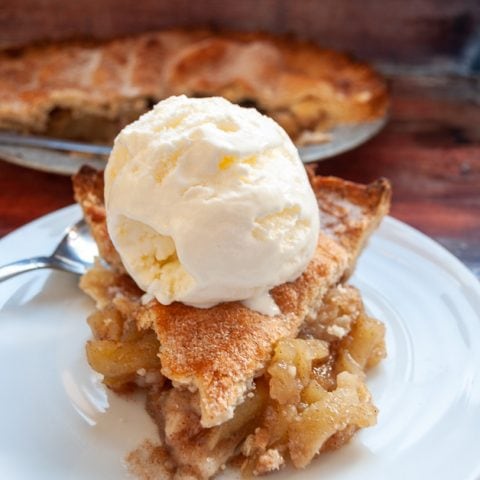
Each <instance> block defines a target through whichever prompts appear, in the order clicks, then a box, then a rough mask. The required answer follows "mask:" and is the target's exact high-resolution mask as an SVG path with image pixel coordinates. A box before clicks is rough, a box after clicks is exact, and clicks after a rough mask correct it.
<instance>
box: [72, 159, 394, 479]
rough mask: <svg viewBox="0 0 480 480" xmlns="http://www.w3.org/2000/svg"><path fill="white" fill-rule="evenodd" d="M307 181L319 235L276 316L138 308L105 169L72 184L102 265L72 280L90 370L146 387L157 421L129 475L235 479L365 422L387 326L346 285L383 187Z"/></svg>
mask: <svg viewBox="0 0 480 480" xmlns="http://www.w3.org/2000/svg"><path fill="white" fill-rule="evenodd" d="M310 173H311V175H310V182H311V185H312V187H313V190H314V192H315V194H316V196H317V199H318V204H319V214H320V219H321V232H322V233H321V234H320V236H319V240H318V246H317V250H316V253H315V255H314V257H313V259H312V261H311V262H310V264H309V265H308V267H307V269H306V270H305V272H304V273H303V274H302V275H301V276H300V277H299V278H298V279H297V280H295V281H294V282H291V283H286V284H282V285H280V286H278V287H276V288H274V289H273V290H272V292H271V294H272V296H273V298H274V300H275V301H276V303H277V305H278V306H279V308H280V311H281V313H280V314H279V315H276V316H274V317H271V316H268V315H262V314H260V313H258V312H255V311H252V310H249V309H248V308H246V307H244V306H243V305H242V304H240V303H239V302H230V303H223V304H219V305H217V306H214V307H212V308H209V309H198V308H195V307H191V306H187V305H184V304H181V303H172V304H171V305H161V304H160V303H158V302H157V301H156V300H150V301H148V302H147V303H145V302H143V303H142V300H141V299H142V295H143V292H142V291H140V290H139V289H138V287H137V286H136V285H135V283H134V282H133V280H132V279H131V278H130V277H129V276H128V275H127V274H126V273H125V270H124V268H123V266H122V263H121V261H120V258H119V256H118V254H117V252H116V251H115V248H114V247H113V245H112V243H111V241H110V239H109V236H108V233H107V229H106V225H105V208H104V200H103V176H102V174H101V173H100V172H96V171H94V170H92V169H89V168H86V167H85V168H83V169H82V170H81V171H80V172H79V173H78V174H77V175H76V176H75V177H74V190H75V197H76V200H77V201H78V203H79V204H80V205H81V206H82V209H83V211H84V214H85V218H86V220H87V222H88V223H89V225H90V227H91V230H92V233H93V235H94V237H95V240H96V242H97V244H98V246H99V250H100V253H101V257H102V261H101V262H98V263H97V264H96V266H95V267H94V268H93V269H91V270H90V271H89V272H88V273H87V274H86V275H84V277H83V278H82V280H81V288H82V289H83V290H84V291H85V292H86V293H87V294H88V295H90V296H91V297H92V298H93V299H94V300H95V302H96V309H95V311H94V312H93V313H92V314H91V315H90V317H89V319H88V323H89V325H90V327H91V330H92V334H93V338H92V339H91V340H90V341H89V342H88V343H87V346H86V350H87V357H88V361H89V363H90V365H91V366H92V368H93V369H94V370H96V371H97V372H100V373H101V374H102V375H103V377H104V383H105V384H106V385H107V386H108V387H110V388H111V389H113V390H115V391H118V392H122V391H125V390H130V389H136V388H141V389H145V390H146V392H147V411H148V412H149V414H150V415H151V417H152V419H153V420H154V421H155V423H156V425H157V426H158V431H159V442H158V444H153V443H151V442H146V443H145V444H144V445H142V446H139V448H138V449H137V450H135V451H134V452H132V453H130V454H129V456H128V458H127V460H128V463H129V466H130V469H131V471H132V472H133V473H134V474H135V475H137V476H138V477H139V478H160V479H173V478H175V479H208V478H211V477H213V476H215V474H216V473H217V472H219V471H221V470H223V469H224V468H225V465H227V464H229V465H233V466H236V467H238V468H240V469H241V471H242V473H243V474H244V475H245V476H251V475H260V474H264V473H267V472H271V471H274V470H277V469H279V468H281V467H283V466H284V465H285V464H287V463H291V464H293V465H294V466H295V467H297V468H303V467H305V466H306V465H308V464H309V463H310V462H311V460H312V459H313V458H314V457H315V456H316V455H317V454H319V453H321V452H324V451H328V450H332V449H336V448H339V447H340V446H342V445H343V444H345V443H346V442H348V441H349V440H350V438H351V437H352V436H353V434H354V433H355V432H356V431H357V430H358V429H359V428H363V427H368V426H371V425H374V424H375V423H376V417H377V409H376V407H375V406H374V404H373V403H372V399H371V395H370V393H369V391H368V389H367V387H366V385H365V383H364V380H365V372H366V371H367V370H368V369H369V368H371V367H373V366H375V365H377V364H378V363H379V362H380V360H381V359H382V358H383V357H384V356H385V354H386V352H385V344H384V326H383V324H382V323H381V322H379V321H378V320H375V319H373V318H371V317H370V316H369V315H368V313H367V312H366V311H365V308H364V306H363V303H362V299H361V295H360V293H359V291H358V290H357V289H356V288H354V287H353V286H351V285H349V284H348V278H349V275H350V274H351V272H352V271H353V269H354V266H355V262H356V259H357V257H358V255H359V254H360V252H361V250H362V248H363V246H364V245H365V242H366V241H367V240H368V237H369V236H370V234H371V233H372V231H373V230H374V229H375V228H376V227H377V225H378V224H379V222H380V221H381V219H382V217H383V216H384V215H385V214H386V212H387V211H388V208H389V203H390V186H389V184H388V182H387V181H385V180H378V181H376V182H374V183H372V184H370V185H367V186H364V185H359V184H354V183H351V182H347V181H344V180H341V179H338V178H333V177H320V176H316V175H314V174H313V173H312V172H310Z"/></svg>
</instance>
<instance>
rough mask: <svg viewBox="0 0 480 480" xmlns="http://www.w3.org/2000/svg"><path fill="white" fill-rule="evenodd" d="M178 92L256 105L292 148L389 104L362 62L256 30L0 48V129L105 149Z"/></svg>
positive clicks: (170, 32) (186, 32) (324, 136)
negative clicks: (281, 130)
mask: <svg viewBox="0 0 480 480" xmlns="http://www.w3.org/2000/svg"><path fill="white" fill-rule="evenodd" d="M181 93H185V94H187V95H189V96H212V95H217V96H222V97H225V98H227V99H229V100H231V101H233V102H235V103H239V104H241V105H246V106H255V107H257V109H258V110H260V111H262V112H264V113H266V114H267V115H269V116H271V117H272V118H273V119H274V120H276V121H277V122H278V123H279V124H280V125H282V127H283V128H284V129H285V130H286V131H287V132H288V133H289V135H290V136H291V137H292V138H293V139H294V141H295V142H296V143H297V144H298V145H302V144H308V143H320V142H323V141H327V140H328V138H329V137H328V134H326V132H328V130H329V129H330V128H331V127H333V126H335V125H338V124H343V123H356V122H363V121H368V120H373V119H377V118H379V117H382V116H384V115H385V111H386V108H387V104H388V95H387V88H386V85H385V82H384V80H383V79H382V78H381V77H380V76H379V75H378V74H377V73H375V72H374V71H373V70H372V69H371V68H370V67H369V66H368V65H366V64H364V63H360V62H357V61H355V60H353V59H351V58H349V57H347V56H346V55H343V54H340V53H338V52H335V51H331V50H325V49H322V48H319V47H317V46H315V45H313V44H311V43H307V42H302V41H298V40H294V39H291V38H283V37H275V36H272V35H268V34H263V33H262V34H260V33H216V32H212V31H210V30H180V29H177V30H167V31H160V32H152V33H145V34H142V35H137V36H132V37H124V38H118V39H114V40H109V41H103V42H93V41H72V42H64V43H52V44H41V45H34V46H27V47H24V48H21V49H15V50H12V49H10V50H6V51H3V52H0V128H1V129H8V130H16V131H21V132H33V133H41V134H47V135H52V136H58V137H63V138H71V139H76V140H87V141H97V142H107V143H111V142H112V140H113V138H114V137H115V135H116V134H117V133H118V132H119V131H120V130H121V128H122V127H123V126H124V125H126V124H128V123H130V122H132V121H133V120H135V119H136V118H137V117H138V116H139V115H140V114H142V113H144V112H146V111H147V110H148V109H149V108H150V107H151V106H152V105H153V104H155V103H157V102H158V101H159V100H161V99H164V98H166V97H168V96H170V95H177V94H181Z"/></svg>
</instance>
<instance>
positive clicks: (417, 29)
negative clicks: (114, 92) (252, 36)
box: [0, 0, 480, 70]
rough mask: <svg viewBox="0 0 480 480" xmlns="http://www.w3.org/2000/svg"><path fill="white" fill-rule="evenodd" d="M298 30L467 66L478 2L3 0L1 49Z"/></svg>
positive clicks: (370, 49)
mask: <svg viewBox="0 0 480 480" xmlns="http://www.w3.org/2000/svg"><path fill="white" fill-rule="evenodd" d="M192 25H195V26H198V25H204V26H211V27H214V28H226V29H235V30H248V31H252V30H264V31H269V32H274V33H282V34H284V33H292V34H294V35H296V36H300V37H303V38H308V39H311V40H314V41H316V42H318V43H319V44H321V45H323V46H325V47H329V48H335V49H337V50H345V51H348V52H351V53H353V54H355V55H359V56H360V57H361V58H365V59H369V60H370V61H372V60H374V61H375V60H381V61H384V62H385V61H386V62H389V63H392V62H393V63H394V64H396V65H398V63H399V62H401V63H403V64H406V65H422V66H426V65H427V66H428V65H430V64H436V65H442V66H443V67H445V68H447V69H453V70H455V69H457V68H458V69H460V70H463V69H468V68H470V66H472V65H473V64H475V62H476V61H477V58H478V53H479V52H478V49H476V47H475V45H479V44H480V37H479V30H478V26H479V25H480V5H479V1H478V0H448V1H447V0H410V1H408V2H403V1H399V0H393V1H379V0H361V1H354V0H322V1H319V0H175V1H172V0H141V1H138V0H81V1H65V0H2V1H1V2H0V46H7V45H9V46H12V45H21V44H25V43H29V42H32V41H37V40H62V39H68V38H72V37H88V38H109V37H115V36H118V35H126V34H131V33H137V32H144V31H147V30H155V29H160V28H165V27H171V26H192Z"/></svg>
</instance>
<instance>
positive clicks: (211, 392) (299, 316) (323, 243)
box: [74, 167, 390, 427]
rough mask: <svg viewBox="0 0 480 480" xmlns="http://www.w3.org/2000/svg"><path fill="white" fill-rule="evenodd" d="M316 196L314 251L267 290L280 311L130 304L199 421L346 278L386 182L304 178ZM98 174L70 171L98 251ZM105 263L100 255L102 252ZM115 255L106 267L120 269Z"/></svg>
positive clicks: (234, 397) (247, 380) (378, 211)
mask: <svg viewBox="0 0 480 480" xmlns="http://www.w3.org/2000/svg"><path fill="white" fill-rule="evenodd" d="M311 183H312V186H313V188H314V191H315V193H316V195H317V197H318V198H319V201H320V203H319V206H320V219H321V227H322V231H323V232H324V234H322V235H321V236H320V238H319V243H318V247H317V250H316V253H315V256H314V258H313V260H312V261H311V263H310V264H309V266H308V267H307V270H306V271H305V272H304V273H303V275H301V276H300V277H299V278H298V279H297V280H296V281H295V282H291V283H287V284H283V285H280V286H278V287H276V288H275V289H274V290H273V291H272V295H273V297H274V298H275V300H276V302H277V304H278V305H279V307H280V310H281V314H280V315H278V316H276V317H269V316H265V315H261V314H259V313H257V312H253V311H251V310H249V309H247V308H245V307H243V306H242V305H241V304H240V303H237V302H232V303H225V304H220V305H217V306H216V307H213V308H210V309H197V308H194V307H189V306H186V305H182V304H180V303H174V304H172V305H168V306H164V305H161V304H159V303H158V302H156V301H151V302H149V303H148V304H147V305H145V306H140V305H138V304H136V305H135V306H134V312H133V315H134V317H135V318H136V320H137V323H138V325H139V326H140V327H142V328H153V329H154V330H155V332H156V334H157V337H158V339H159V341H160V345H161V347H160V352H159V356H160V360H161V364H162V373H163V374H164V375H165V376H166V377H168V378H170V379H171V380H172V381H174V382H177V383H178V384H180V385H183V386H185V387H187V388H190V389H193V390H198V392H199V397H200V407H201V413H202V415H201V423H202V426H204V427H211V426H214V425H218V424H220V423H222V422H224V421H226V420H227V419H228V418H231V416H232V415H233V411H234V408H235V407H236V406H237V405H238V404H239V403H241V402H242V400H243V398H244V395H245V393H246V392H247V391H248V389H249V388H250V387H251V385H252V382H253V379H254V378H255V376H257V375H259V374H261V373H262V369H263V368H264V367H265V364H266V363H267V362H268V360H269V359H270V356H271V352H272V349H273V345H274V344H275V343H276V341H277V340H279V339H280V338H286V337H295V336H296V335H297V333H298V330H299V328H300V326H301V325H302V323H304V322H305V321H306V320H308V319H309V318H311V317H315V316H316V313H317V311H318V309H319V308H320V306H321V304H322V299H323V297H324V295H325V293H326V292H327V290H328V289H329V288H330V287H332V286H334V285H336V284H338V283H339V282H340V281H341V280H342V278H344V277H345V276H348V274H349V272H350V271H351V269H352V268H353V265H354V263H355V261H356V258H357V255H358V254H359V252H360V250H361V248H362V246H363V245H364V243H365V241H366V239H367V238H368V236H369V235H370V233H371V231H372V230H373V229H374V228H375V227H376V226H377V225H378V223H379V222H380V220H381V218H382V217H383V216H384V215H385V213H386V212H387V210H388V207H389V202H390V186H389V184H388V182H387V181H385V180H380V181H378V182H376V183H373V184H371V185H369V186H361V185H358V184H353V183H351V182H346V181H344V180H341V179H337V178H333V177H316V176H311ZM101 187H102V174H101V173H100V172H96V171H94V170H93V169H90V168H88V167H84V168H83V169H82V170H81V171H80V172H79V173H78V174H77V175H76V176H75V177H74V190H75V197H76V200H77V201H78V202H79V203H80V205H81V206H82V208H83V210H84V214H85V217H86V219H87V221H88V222H89V224H90V226H91V227H92V230H93V234H94V236H95V238H96V239H97V242H103V244H102V243H100V245H99V246H100V250H101V251H102V252H107V253H108V252H111V250H112V249H113V246H112V245H111V241H110V239H109V237H108V233H107V232H106V227H105V212H104V209H103V188H101ZM106 259H107V261H108V258H106ZM118 262H119V259H118V257H114V258H113V264H114V267H116V268H117V269H120V270H121V263H118Z"/></svg>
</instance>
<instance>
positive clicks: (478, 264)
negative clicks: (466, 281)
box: [0, 76, 480, 277]
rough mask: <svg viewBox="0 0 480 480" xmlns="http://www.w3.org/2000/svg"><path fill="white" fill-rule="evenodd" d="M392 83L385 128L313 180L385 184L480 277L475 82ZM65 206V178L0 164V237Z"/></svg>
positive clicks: (402, 207)
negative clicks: (322, 177) (380, 181)
mask: <svg viewBox="0 0 480 480" xmlns="http://www.w3.org/2000/svg"><path fill="white" fill-rule="evenodd" d="M391 82H392V93H393V106H392V113H391V121H390V123H389V125H388V126H387V127H386V128H385V129H384V130H383V131H382V132H381V133H380V134H379V135H378V136H377V137H376V138H375V139H373V140H372V141H370V142H369V143H367V144H365V145H363V146H362V147H360V148H358V149H356V150H354V151H352V152H349V153H345V154H343V155H340V156H338V157H336V158H333V159H330V160H327V161H324V162H321V163H319V164H318V167H317V170H318V173H321V174H324V175H327V174H328V175H336V176H341V177H343V178H346V179H350V180H354V181H358V182H369V181H372V180H374V179H375V178H377V177H380V176H384V177H387V178H389V179H390V180H391V182H392V184H393V190H394V198H393V206H392V211H391V213H392V215H393V216H394V217H396V218H398V219H400V220H403V221H405V222H407V223H409V224H410V225H412V226H414V227H416V228H418V229H419V230H421V231H422V232H424V233H426V234H427V235H430V236H431V237H433V238H435V239H436V240H438V241H439V242H440V243H442V244H443V245H444V246H445V247H446V248H448V249H449V250H450V251H451V252H452V253H454V254H455V255H456V256H457V257H459V258H460V259H461V260H462V261H463V262H464V263H465V264H467V265H468V266H469V267H470V268H471V269H472V270H473V271H474V273H475V274H476V275H477V276H478V277H480V79H479V78H459V77H454V78H445V77H431V76H430V77H405V76H403V77H397V78H395V79H393V80H391ZM72 201H73V200H72V192H71V187H70V180H69V179H68V178H66V177H61V176H57V175H52V174H46V173H41V172H36V171H32V170H28V169H25V168H21V167H17V166H14V165H10V164H8V163H5V162H0V235H5V234H7V233H9V232H10V231H12V230H14V229H15V228H18V227H19V226H21V225H23V224H24V223H26V222H29V221H30V220H33V219H34V218H37V217H39V216H41V215H44V214H46V213H48V212H51V211H53V210H55V209H57V208H60V207H63V206H65V205H69V204H71V203H72ZM34 241H35V239H32V242H34Z"/></svg>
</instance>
